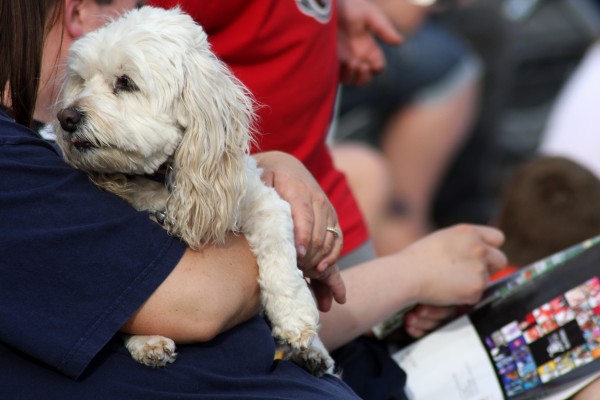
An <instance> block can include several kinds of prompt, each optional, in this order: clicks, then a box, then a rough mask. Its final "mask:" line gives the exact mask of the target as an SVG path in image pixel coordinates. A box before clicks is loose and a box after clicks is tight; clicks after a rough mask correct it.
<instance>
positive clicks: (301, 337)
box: [272, 324, 317, 349]
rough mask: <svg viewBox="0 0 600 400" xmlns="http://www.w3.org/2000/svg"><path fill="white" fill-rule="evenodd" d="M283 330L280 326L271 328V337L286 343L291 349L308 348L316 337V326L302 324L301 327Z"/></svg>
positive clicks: (290, 327) (289, 327)
mask: <svg viewBox="0 0 600 400" xmlns="http://www.w3.org/2000/svg"><path fill="white" fill-rule="evenodd" d="M290 325H293V324H288V326H286V327H285V328H282V327H280V326H273V327H272V334H273V337H275V338H277V339H278V340H279V341H280V342H282V343H287V344H289V345H290V347H292V348H293V349H305V348H308V347H309V346H310V344H311V343H312V341H313V339H314V338H315V337H316V336H317V325H312V324H303V325H302V326H290Z"/></svg>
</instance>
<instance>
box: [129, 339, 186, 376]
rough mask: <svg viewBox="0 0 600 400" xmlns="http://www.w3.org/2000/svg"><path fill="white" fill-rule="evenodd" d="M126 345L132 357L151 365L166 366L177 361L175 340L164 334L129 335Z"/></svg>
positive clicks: (155, 366)
mask: <svg viewBox="0 0 600 400" xmlns="http://www.w3.org/2000/svg"><path fill="white" fill-rule="evenodd" d="M125 346H126V347H127V350H129V353H131V357H133V359H134V360H136V361H137V362H139V363H141V364H144V365H147V366H149V367H154V368H157V367H164V366H165V365H167V364H169V363H172V362H173V361H175V358H176V357H177V353H175V342H174V341H173V340H171V339H169V338H166V337H164V336H143V335H134V336H129V337H128V338H127V339H126V340H125Z"/></svg>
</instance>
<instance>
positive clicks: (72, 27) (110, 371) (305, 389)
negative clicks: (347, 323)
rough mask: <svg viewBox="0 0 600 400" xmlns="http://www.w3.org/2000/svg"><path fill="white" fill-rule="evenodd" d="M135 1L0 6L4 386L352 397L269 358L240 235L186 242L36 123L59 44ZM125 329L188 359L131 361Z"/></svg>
mask: <svg viewBox="0 0 600 400" xmlns="http://www.w3.org/2000/svg"><path fill="white" fill-rule="evenodd" d="M135 6H136V2H134V1H118V2H115V3H114V5H112V6H111V4H109V3H107V2H102V5H100V3H95V2H93V1H77V0H47V1H40V0H35V1H28V2H24V1H22V0H20V1H9V2H3V3H1V4H0V18H1V19H2V21H1V23H0V25H1V26H2V33H1V35H0V41H1V42H2V44H3V45H2V46H0V48H1V49H2V50H0V51H2V54H3V57H2V58H3V59H5V60H7V62H6V63H4V64H3V65H2V66H1V67H0V77H1V78H2V82H3V83H2V85H1V86H0V87H1V88H2V90H1V92H0V99H1V100H2V102H1V104H2V108H1V110H0V168H1V169H2V171H3V173H2V174H1V175H0V187H1V188H2V190H0V193H1V194H0V204H1V205H2V210H3V218H2V222H0V229H2V231H3V232H6V233H7V234H6V235H2V237H1V238H0V248H2V249H5V250H7V251H6V255H5V257H3V259H2V262H0V274H1V278H0V296H1V297H2V300H1V301H0V304H1V306H0V315H1V316H2V318H0V321H2V322H0V324H2V326H1V328H0V355H1V356H0V360H1V361H0V362H1V363H2V366H1V370H2V373H1V374H0V386H1V387H2V388H3V394H4V396H7V397H9V398H11V399H20V398H22V399H34V398H35V399H39V398H44V399H64V398H71V399H72V398H75V399H83V398H85V399H92V398H102V399H117V398H127V399H142V398H143V399H178V398H187V399H189V398H195V399H214V398H215V397H220V398H232V399H240V398H257V397H258V398H290V399H292V398H296V399H306V398H311V399H313V398H322V399H331V398H339V399H356V398H357V396H356V395H355V394H354V393H353V392H352V391H351V390H350V389H349V388H348V387H347V386H346V385H345V384H343V382H342V381H341V380H340V379H339V378H337V377H335V376H332V375H327V376H324V377H322V378H316V377H314V376H312V375H310V374H307V373H306V371H304V370H302V369H301V368H300V367H298V366H296V365H295V364H293V363H291V362H288V361H285V360H279V361H274V359H273V355H274V351H275V345H274V343H273V338H272V336H271V333H270V330H269V327H268V325H267V324H266V322H265V321H264V319H263V318H262V317H260V316H259V315H257V313H258V310H259V291H258V283H257V266H256V260H255V259H254V256H253V255H252V253H251V251H250V249H249V246H248V244H247V243H246V241H245V239H244V238H243V237H241V236H239V235H233V234H232V235H229V236H228V238H227V239H226V241H225V243H224V244H223V245H220V246H216V245H215V246H206V247H204V248H203V249H202V250H200V251H193V250H191V249H188V248H187V247H186V246H185V245H184V244H183V243H182V242H181V241H180V240H179V239H177V238H173V237H171V236H169V235H168V234H167V233H166V231H165V230H164V229H163V228H162V227H160V226H159V225H158V224H156V223H154V222H152V221H151V220H150V219H149V217H148V214H147V213H145V212H137V211H135V210H134V209H133V208H131V206H129V205H128V204H126V203H125V202H124V201H122V200H121V199H119V198H117V197H116V196H114V195H111V194H108V193H105V192H103V191H101V190H100V189H98V188H97V187H95V186H94V185H93V184H92V183H91V182H90V181H89V179H88V178H87V176H86V175H85V174H83V173H82V172H81V171H77V170H75V169H73V168H71V167H69V166H67V164H65V163H64V161H63V160H62V159H61V156H60V154H59V152H58V151H57V149H56V147H54V146H53V145H52V144H49V143H48V142H47V141H44V140H41V139H40V138H38V137H37V136H36V134H35V133H34V132H33V131H31V130H29V129H28V128H27V126H30V125H32V120H33V118H34V116H35V117H36V118H39V119H40V120H41V121H43V122H46V121H47V120H46V119H45V118H51V114H48V113H45V111H47V110H50V106H51V104H53V102H54V100H55V99H54V98H53V95H52V94H51V93H56V91H55V90H54V89H55V86H54V85H55V84H56V83H57V82H56V81H55V80H56V79H57V77H60V76H61V74H62V68H63V67H64V56H63V52H62V50H63V49H62V45H67V46H68V44H69V43H70V42H71V41H72V40H74V39H76V38H77V37H79V36H80V35H81V34H83V33H85V32H86V31H87V30H88V29H94V28H95V27H96V26H98V25H99V24H100V23H99V21H100V20H102V19H97V18H98V17H100V16H101V15H102V13H105V15H116V14H118V13H119V12H121V11H122V10H125V9H130V8H133V7H135ZM90 18H91V19H90ZM88 23H89V24H88ZM58 79H60V78H58ZM38 94H39V95H40V96H39V99H40V101H39V102H38V101H37V100H38V97H37V95H38ZM279 159H280V158H279ZM275 176H276V175H275ZM120 332H126V333H132V334H162V335H165V336H169V337H171V338H173V339H175V340H176V341H177V342H178V343H181V345H180V346H179V358H178V360H177V362H175V363H174V364H171V365H169V367H168V368H165V369H162V370H160V371H157V370H155V369H152V368H148V367H146V366H142V365H139V364H136V363H135V362H134V361H133V360H132V359H131V357H130V355H129V354H128V352H127V350H126V348H125V346H124V344H123V341H122V338H121V335H120ZM232 360H235V362H232ZM32 382H34V383H35V384H32Z"/></svg>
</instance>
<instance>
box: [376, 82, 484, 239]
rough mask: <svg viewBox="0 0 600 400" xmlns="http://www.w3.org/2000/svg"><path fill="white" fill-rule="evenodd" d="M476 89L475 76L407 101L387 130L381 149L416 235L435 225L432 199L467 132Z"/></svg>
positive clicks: (397, 196)
mask: <svg viewBox="0 0 600 400" xmlns="http://www.w3.org/2000/svg"><path fill="white" fill-rule="evenodd" d="M477 94H478V90H477V84H476V83H475V81H474V80H473V81H470V82H467V83H465V84H463V85H462V86H460V87H459V88H456V89H455V91H454V92H452V93H451V94H449V95H447V96H445V97H443V98H441V99H436V100H433V101H430V102H425V103H421V104H413V105H409V106H408V107H406V108H404V109H402V110H400V111H399V112H397V113H396V114H395V115H394V116H393V117H392V118H391V120H390V121H389V123H388V126H387V129H386V131H385V132H384V135H383V140H382V150H383V153H384V155H385V157H386V159H387V161H388V163H389V165H390V168H391V169H390V175H391V179H392V182H393V193H394V194H393V195H394V196H395V198H396V199H398V200H401V201H402V202H403V203H404V204H405V205H406V208H407V211H408V213H407V215H406V225H407V226H406V229H408V230H411V231H412V232H413V236H414V237H415V238H418V237H421V236H423V235H425V234H427V233H428V232H429V231H430V230H431V228H432V226H431V225H432V223H431V220H430V211H431V206H432V201H433V198H434V196H435V193H436V190H437V187H438V185H439V184H440V182H441V180H442V179H443V177H444V174H445V172H446V170H447V168H448V166H449V164H450V162H451V161H452V159H453V157H454V155H455V154H456V153H457V151H458V150H459V149H460V147H461V145H462V144H463V142H464V139H465V137H466V134H467V133H468V131H469V128H470V125H471V123H472V121H473V118H474V115H475V112H476V109H477V108H476V105H475V102H476V100H477Z"/></svg>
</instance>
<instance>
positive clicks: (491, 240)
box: [320, 225, 506, 350]
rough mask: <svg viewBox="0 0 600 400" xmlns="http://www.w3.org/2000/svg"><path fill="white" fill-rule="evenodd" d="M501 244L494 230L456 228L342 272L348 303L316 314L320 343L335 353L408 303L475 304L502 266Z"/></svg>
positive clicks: (504, 260)
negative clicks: (318, 322)
mask: <svg viewBox="0 0 600 400" xmlns="http://www.w3.org/2000/svg"><path fill="white" fill-rule="evenodd" d="M503 240H504V236H503V235H502V233H501V232H500V231H498V230H496V229H494V228H489V227H483V226H474V225H458V226H455V227H452V228H448V229H444V230H441V231H438V232H436V233H434V234H432V235H429V236H427V237H426V238H424V239H421V240H419V241H418V242H415V243H414V244H412V245H411V246H409V247H407V248H406V249H405V250H403V251H401V252H399V253H396V254H393V255H390V256H387V257H381V258H377V259H375V260H372V261H370V262H366V263H363V264H360V265H357V266H355V267H353V268H350V269H348V270H345V271H343V272H342V276H343V278H344V282H345V283H346V288H347V291H348V301H347V303H346V304H345V305H344V306H339V305H337V304H334V306H333V307H332V309H331V311H330V312H328V313H321V325H322V329H321V332H320V336H321V338H322V339H323V343H324V344H325V346H326V347H327V348H328V349H330V350H333V349H336V348H338V347H339V346H341V345H343V344H345V343H347V342H349V341H350V340H352V339H354V338H356V337H358V336H359V335H361V334H363V333H365V332H367V331H369V330H370V329H371V327H373V326H374V325H375V324H377V323H379V322H381V321H383V320H384V319H386V318H388V317H390V316H391V315H393V314H394V313H395V312H396V311H398V310H400V309H402V308H404V307H406V306H409V305H413V304H417V303H423V304H430V305H438V306H440V305H463V304H474V303H476V302H477V301H478V300H479V298H480V296H481V293H482V291H483V290H484V289H485V287H486V285H487V283H488V278H489V275H490V273H493V272H495V271H496V270H498V269H500V268H502V267H503V266H504V265H506V257H505V256H504V254H503V253H502V252H500V250H498V246H500V245H501V244H502V242H503Z"/></svg>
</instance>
